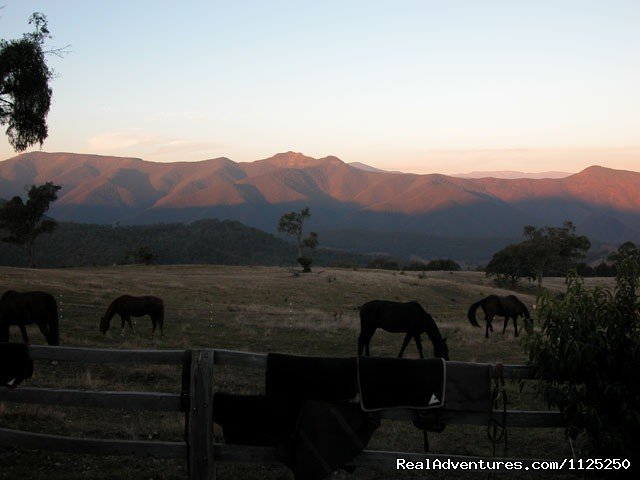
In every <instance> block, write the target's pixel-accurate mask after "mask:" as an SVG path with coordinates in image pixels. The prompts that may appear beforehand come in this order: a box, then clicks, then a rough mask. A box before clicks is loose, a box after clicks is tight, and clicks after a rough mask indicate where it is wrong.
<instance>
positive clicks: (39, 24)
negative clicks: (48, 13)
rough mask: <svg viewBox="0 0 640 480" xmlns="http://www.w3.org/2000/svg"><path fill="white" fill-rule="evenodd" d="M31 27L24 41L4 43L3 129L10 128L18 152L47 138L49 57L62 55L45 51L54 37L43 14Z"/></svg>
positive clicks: (0, 55)
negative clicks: (31, 29)
mask: <svg viewBox="0 0 640 480" xmlns="http://www.w3.org/2000/svg"><path fill="white" fill-rule="evenodd" d="M29 24H33V25H34V31H33V32H31V33H25V34H24V35H23V36H22V38H21V39H19V40H10V41H7V40H0V125H7V130H6V133H7V137H8V139H9V143H10V144H11V146H12V147H13V148H14V150H16V151H17V152H21V151H23V150H26V149H27V148H28V147H30V146H31V145H34V144H35V143H39V144H40V145H42V142H44V140H45V139H46V138H47V135H48V128H47V122H46V118H47V114H48V113H49V107H50V106H51V94H52V91H51V88H50V87H49V80H51V78H52V76H53V72H52V71H51V70H50V69H49V67H48V66H47V63H46V60H45V54H46V53H57V54H59V53H60V52H61V50H50V51H48V52H46V51H45V50H44V48H43V47H44V42H45V40H46V39H47V38H50V35H49V29H48V28H47V19H46V17H45V16H44V15H43V14H42V13H34V14H33V15H31V17H30V18H29Z"/></svg>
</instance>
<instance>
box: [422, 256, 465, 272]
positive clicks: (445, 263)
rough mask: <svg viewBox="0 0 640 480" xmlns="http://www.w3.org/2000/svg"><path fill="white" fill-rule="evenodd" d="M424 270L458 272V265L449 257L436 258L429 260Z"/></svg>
mask: <svg viewBox="0 0 640 480" xmlns="http://www.w3.org/2000/svg"><path fill="white" fill-rule="evenodd" d="M425 270H428V271H440V270H443V271H448V272H459V271H460V265H459V264H458V263H457V262H455V261H453V260H451V259H449V258H436V259H434V260H430V261H429V263H427V265H426V268H425Z"/></svg>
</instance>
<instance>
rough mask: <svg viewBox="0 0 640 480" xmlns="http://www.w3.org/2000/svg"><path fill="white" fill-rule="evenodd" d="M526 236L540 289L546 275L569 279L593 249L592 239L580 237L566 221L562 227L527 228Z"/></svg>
mask: <svg viewBox="0 0 640 480" xmlns="http://www.w3.org/2000/svg"><path fill="white" fill-rule="evenodd" d="M524 236H525V238H526V240H525V241H524V242H523V244H524V248H525V249H526V252H527V257H528V261H529V265H530V266H531V269H532V271H533V274H534V275H535V278H536V280H537V281H538V285H540V284H541V283H542V278H543V276H544V275H545V274H556V275H557V274H561V275H565V274H566V272H567V271H568V270H569V269H571V268H575V266H576V263H577V261H578V260H579V259H581V258H584V256H585V252H586V251H587V250H589V248H591V242H590V241H589V239H588V238H587V237H585V236H584V235H577V234H576V227H575V226H574V225H573V223H572V222H570V221H565V222H564V224H563V225H562V227H542V228H535V227H533V226H531V225H527V226H526V227H524Z"/></svg>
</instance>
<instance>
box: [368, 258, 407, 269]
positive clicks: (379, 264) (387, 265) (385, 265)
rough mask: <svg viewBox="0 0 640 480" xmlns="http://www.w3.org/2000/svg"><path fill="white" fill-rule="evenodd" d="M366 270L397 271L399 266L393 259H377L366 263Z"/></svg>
mask: <svg viewBox="0 0 640 480" xmlns="http://www.w3.org/2000/svg"><path fill="white" fill-rule="evenodd" d="M367 268H378V269H381V270H399V269H400V264H399V263H398V261H397V260H394V259H393V258H385V257H378V258H374V259H373V260H371V261H370V262H369V263H367Z"/></svg>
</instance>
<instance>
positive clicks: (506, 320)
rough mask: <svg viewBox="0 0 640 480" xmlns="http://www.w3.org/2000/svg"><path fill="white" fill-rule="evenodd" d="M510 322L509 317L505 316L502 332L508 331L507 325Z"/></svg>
mask: <svg viewBox="0 0 640 480" xmlns="http://www.w3.org/2000/svg"><path fill="white" fill-rule="evenodd" d="M508 324H509V317H504V327H502V334H503V335H504V332H506V331H507V325H508Z"/></svg>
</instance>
